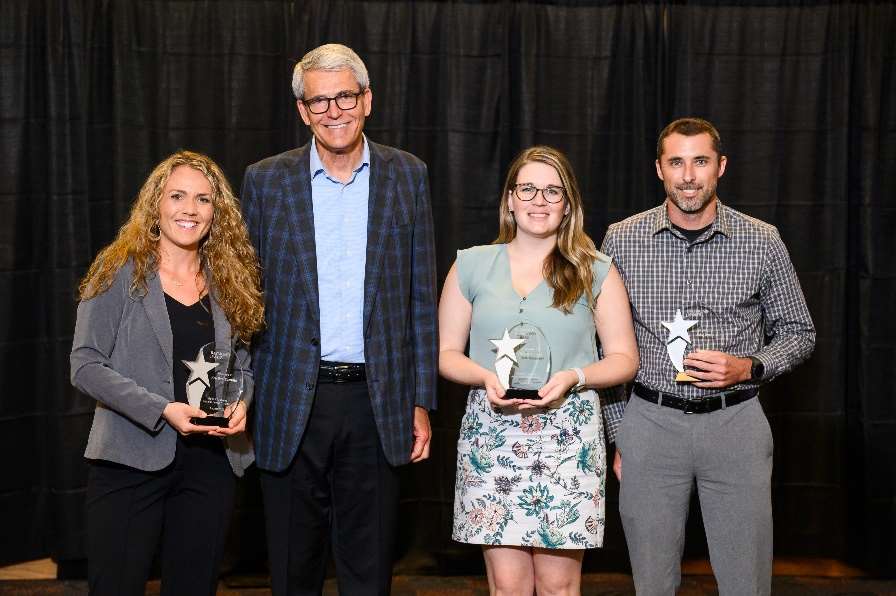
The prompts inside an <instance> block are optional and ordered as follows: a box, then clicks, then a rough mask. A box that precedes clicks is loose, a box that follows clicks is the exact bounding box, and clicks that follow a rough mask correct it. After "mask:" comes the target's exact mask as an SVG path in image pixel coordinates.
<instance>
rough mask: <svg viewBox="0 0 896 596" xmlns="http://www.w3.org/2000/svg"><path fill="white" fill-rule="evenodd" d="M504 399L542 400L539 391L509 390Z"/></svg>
mask: <svg viewBox="0 0 896 596" xmlns="http://www.w3.org/2000/svg"><path fill="white" fill-rule="evenodd" d="M504 399H541V396H539V395H538V389H508V390H507V391H506V392H505V393H504Z"/></svg>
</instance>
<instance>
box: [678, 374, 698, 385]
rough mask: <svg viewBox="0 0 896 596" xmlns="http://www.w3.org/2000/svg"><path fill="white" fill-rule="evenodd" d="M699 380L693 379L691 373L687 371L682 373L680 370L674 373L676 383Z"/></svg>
mask: <svg viewBox="0 0 896 596" xmlns="http://www.w3.org/2000/svg"><path fill="white" fill-rule="evenodd" d="M699 380H700V379H695V378H694V377H692V376H691V375H689V374H687V373H683V372H680V373H678V374H677V375H675V382H676V383H693V382H694V381H699Z"/></svg>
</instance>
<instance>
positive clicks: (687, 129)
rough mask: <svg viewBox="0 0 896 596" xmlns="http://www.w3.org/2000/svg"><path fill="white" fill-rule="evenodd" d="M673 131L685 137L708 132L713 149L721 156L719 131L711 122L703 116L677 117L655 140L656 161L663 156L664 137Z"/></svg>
mask: <svg viewBox="0 0 896 596" xmlns="http://www.w3.org/2000/svg"><path fill="white" fill-rule="evenodd" d="M675 133H678V134H680V135H684V136H686V137H693V136H696V135H700V134H703V133H706V134H708V135H709V137H710V138H711V139H712V148H713V150H714V151H715V152H716V153H718V154H719V159H721V158H722V137H720V136H719V131H718V130H716V127H715V126H713V125H712V123H711V122H709V121H708V120H704V119H703V118H679V119H678V120H673V121H672V122H670V123H669V124H668V125H667V126H666V128H664V129H663V130H662V132H661V133H660V137H659V139H657V141H656V159H657V161H659V160H660V158H661V157H662V156H663V141H665V140H666V137H668V136H669V135H672V134H675Z"/></svg>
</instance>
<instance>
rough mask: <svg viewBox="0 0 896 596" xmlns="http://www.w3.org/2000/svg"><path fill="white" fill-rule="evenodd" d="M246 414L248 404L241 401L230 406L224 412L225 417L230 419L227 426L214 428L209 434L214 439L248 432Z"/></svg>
mask: <svg viewBox="0 0 896 596" xmlns="http://www.w3.org/2000/svg"><path fill="white" fill-rule="evenodd" d="M246 414H247V412H246V402H244V401H242V400H240V401H238V402H236V403H234V404H230V405H229V406H227V408H226V409H225V410H224V416H225V417H229V418H230V420H229V421H228V423H227V426H226V427H223V426H213V427H211V428H212V430H211V432H209V433H208V434H210V435H212V436H213V437H229V436H231V435H237V434H239V433H241V432H244V431H245V430H246Z"/></svg>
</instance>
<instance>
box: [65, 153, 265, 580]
mask: <svg viewBox="0 0 896 596" xmlns="http://www.w3.org/2000/svg"><path fill="white" fill-rule="evenodd" d="M80 299H81V301H80V303H79V305H78V317H77V322H76V324H75V335H74V341H73V344H72V353H71V378H72V384H73V385H74V386H75V387H77V388H78V389H79V390H81V391H82V392H84V393H85V394H87V395H90V396H91V397H93V398H94V399H96V401H97V404H96V411H95V414H94V419H93V426H92V427H91V430H90V438H89V439H88V443H87V450H86V451H85V457H86V458H87V459H88V461H89V464H90V465H89V476H88V484H87V554H88V579H89V583H90V593H91V594H95V595H97V594H99V595H102V594H143V593H144V590H145V584H146V581H147V578H148V577H149V573H150V568H151V565H152V561H153V556H154V554H155V551H156V549H157V547H158V546H159V545H161V563H162V564H161V570H162V594H214V593H215V589H216V586H217V572H218V565H219V563H220V559H221V554H222V552H223V546H224V540H225V538H226V534H227V527H228V523H229V520H230V514H231V510H232V507H233V498H234V492H235V487H236V476H242V474H243V471H244V470H245V469H246V467H247V466H249V465H250V464H251V463H252V461H253V459H254V455H253V453H252V448H251V446H250V444H249V441H248V438H247V436H246V434H245V429H246V415H247V411H248V407H249V404H250V403H251V398H252V383H251V374H250V373H249V352H248V342H249V341H250V340H251V338H252V336H253V335H254V334H255V333H256V332H257V331H259V330H260V329H261V328H262V326H263V324H264V303H263V300H262V295H261V289H260V272H259V267H258V263H257V260H256V257H255V253H254V250H253V249H252V245H251V244H250V243H249V237H248V233H247V230H246V226H245V224H244V223H243V220H242V218H241V216H240V210H239V205H238V201H237V199H236V197H235V196H234V195H233V192H232V191H231V189H230V184H229V183H228V182H227V179H226V178H225V176H224V173H223V172H222V171H221V169H220V168H219V167H218V166H217V165H216V164H215V163H214V162H213V161H212V160H211V159H210V158H208V157H207V156H205V155H202V154H199V153H193V152H190V151H179V152H177V153H175V154H174V155H171V156H170V157H168V158H167V159H165V160H164V161H163V162H162V163H160V164H159V165H157V166H156V167H155V169H154V170H153V171H152V173H151V174H150V175H149V178H147V180H146V182H144V184H143V187H142V188H141V189H140V193H139V195H138V196H137V200H136V201H135V202H134V205H133V207H132V209H131V214H130V217H129V218H128V221H127V222H126V223H125V224H124V225H123V226H122V227H121V230H120V231H119V233H118V236H117V238H116V239H115V240H114V241H113V242H112V243H111V244H110V245H109V246H107V247H106V248H104V249H103V250H102V251H100V253H99V255H97V257H96V259H95V260H94V262H93V264H92V265H91V266H90V269H89V270H88V272H87V275H86V276H85V277H84V279H83V281H82V282H81V285H80ZM222 354H223V355H224V356H225V357H227V358H229V360H230V362H232V363H234V366H235V368H236V369H237V370H238V371H240V372H241V374H242V378H243V380H244V391H243V394H242V400H241V401H238V402H236V403H235V404H231V405H230V406H228V407H227V409H226V411H225V412H223V416H222V418H221V419H212V418H208V420H203V419H205V418H207V416H208V414H207V413H206V412H205V411H204V410H203V409H200V408H199V407H198V403H197V402H198V401H199V397H201V396H202V395H203V393H204V392H208V391H213V389H211V387H214V386H215V384H216V383H215V382H214V381H213V380H211V379H213V378H214V379H219V378H225V377H221V376H215V374H214V373H211V371H212V370H213V369H215V368H217V367H220V366H221V365H222V363H223V362H226V360H216V359H217V358H220V357H221V355H222ZM209 355H212V356H211V360H209ZM210 373H211V374H210ZM197 391H198V393H197ZM209 420H215V423H214V424H207V423H208V421H209Z"/></svg>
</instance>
